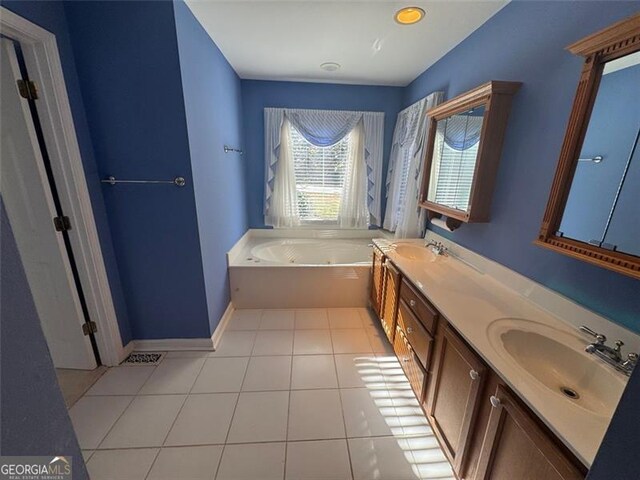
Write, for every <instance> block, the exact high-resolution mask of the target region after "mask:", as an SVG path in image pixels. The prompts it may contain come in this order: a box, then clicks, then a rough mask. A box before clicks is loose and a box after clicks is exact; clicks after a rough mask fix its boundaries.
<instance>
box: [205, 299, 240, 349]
mask: <svg viewBox="0 0 640 480" xmlns="http://www.w3.org/2000/svg"><path fill="white" fill-rule="evenodd" d="M234 311H235V308H233V303H231V302H229V305H227V309H226V310H225V311H224V313H223V314H222V318H221V319H220V322H219V323H218V326H217V327H216V329H215V331H214V332H213V335H211V342H212V343H213V349H214V350H215V349H217V348H218V344H219V343H220V340H221V339H222V334H223V333H224V330H225V329H226V328H227V325H228V324H229V320H231V316H232V315H233V312H234Z"/></svg>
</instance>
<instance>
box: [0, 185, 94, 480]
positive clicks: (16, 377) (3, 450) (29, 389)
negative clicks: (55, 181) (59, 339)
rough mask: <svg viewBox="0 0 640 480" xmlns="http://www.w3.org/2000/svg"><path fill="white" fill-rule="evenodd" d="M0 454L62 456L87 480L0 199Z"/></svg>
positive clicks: (76, 475) (80, 477)
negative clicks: (0, 340)
mask: <svg viewBox="0 0 640 480" xmlns="http://www.w3.org/2000/svg"><path fill="white" fill-rule="evenodd" d="M0 234H1V238H0V264H1V265H2V269H0V285H1V286H2V288H0V317H1V318H2V322H0V338H1V339H2V344H1V345H0V351H1V352H2V360H1V361H0V368H1V372H0V379H1V384H0V393H1V398H0V402H1V403H2V409H0V415H1V419H0V420H1V421H0V425H2V427H1V432H0V439H1V442H0V454H2V455H51V456H52V457H53V456H55V455H68V456H71V457H73V470H74V472H73V473H74V475H73V478H77V479H85V478H89V477H88V475H87V472H86V469H85V466H84V462H83V461H82V455H81V453H80V447H79V446H78V441H77V440H76V436H75V434H74V432H73V427H72V425H71V420H70V419H69V415H68V413H67V407H66V406H65V404H64V400H63V399H62V394H61V393H60V388H59V387H58V382H57V379H56V374H55V371H54V369H53V363H52V362H51V357H50V356H49V350H48V348H47V343H46V341H45V338H44V334H43V333H42V328H41V326H40V319H39V318H38V313H37V312H36V306H35V304H34V303H33V298H32V296H31V290H30V289H29V284H28V283H27V277H26V275H25V273H24V269H23V267H22V262H21V261H20V255H19V253H18V246H17V245H16V242H15V239H14V237H13V233H12V231H11V226H10V225H9V219H8V217H7V214H6V212H5V209H4V204H3V202H2V200H1V197H0Z"/></svg>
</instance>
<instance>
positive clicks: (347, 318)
mask: <svg viewBox="0 0 640 480" xmlns="http://www.w3.org/2000/svg"><path fill="white" fill-rule="evenodd" d="M327 313H328V315H329V326H330V327H331V328H363V325H362V317H361V316H360V312H359V311H358V309H357V308H329V309H327Z"/></svg>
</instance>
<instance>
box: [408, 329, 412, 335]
mask: <svg viewBox="0 0 640 480" xmlns="http://www.w3.org/2000/svg"><path fill="white" fill-rule="evenodd" d="M412 333H413V328H411V327H407V335H410V334H412Z"/></svg>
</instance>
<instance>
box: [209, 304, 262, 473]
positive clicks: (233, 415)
mask: <svg viewBox="0 0 640 480" xmlns="http://www.w3.org/2000/svg"><path fill="white" fill-rule="evenodd" d="M260 318H261V321H262V314H260ZM254 346H255V336H254ZM252 351H253V349H252ZM243 358H245V357H243ZM250 361H251V359H249V360H248V361H247V367H246V368H245V369H244V375H243V376H242V383H240V388H241V389H242V385H244V381H245V379H246V377H247V371H248V370H249V362H250ZM240 395H241V392H238V396H237V397H236V404H235V405H234V406H233V413H232V414H231V420H229V426H228V427H227V434H226V435H225V437H224V444H222V451H221V452H220V461H219V462H218V466H217V467H216V471H215V475H214V476H213V479H212V480H215V479H216V477H217V476H218V473H220V466H221V465H222V460H223V457H224V451H225V450H226V448H227V442H228V441H229V434H230V433H231V427H232V426H233V420H234V419H235V417H236V410H237V409H238V403H240Z"/></svg>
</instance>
